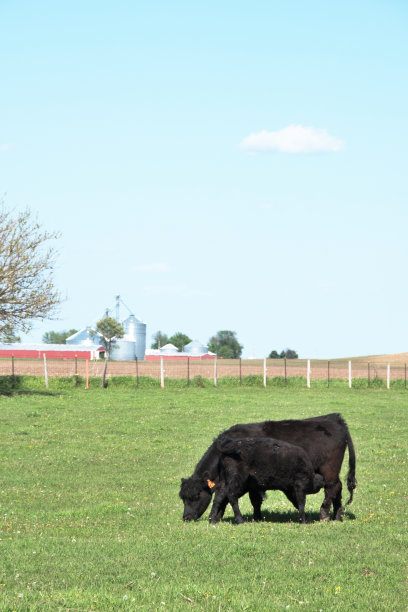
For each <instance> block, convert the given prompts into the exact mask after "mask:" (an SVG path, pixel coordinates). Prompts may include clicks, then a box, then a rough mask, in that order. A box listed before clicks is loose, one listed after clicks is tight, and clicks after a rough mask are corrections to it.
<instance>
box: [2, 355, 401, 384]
mask: <svg viewBox="0 0 408 612" xmlns="http://www.w3.org/2000/svg"><path fill="white" fill-rule="evenodd" d="M104 371H105V375H106V379H107V380H109V378H112V377H134V378H135V379H136V381H137V382H138V381H139V378H142V377H144V378H145V377H148V378H151V379H154V380H159V381H160V384H161V386H162V387H164V386H165V382H166V380H168V379H184V380H185V381H186V384H187V385H189V384H190V382H191V381H192V380H196V379H197V378H199V379H205V380H210V381H212V382H213V384H214V385H215V386H216V385H217V384H218V381H219V380H220V379H225V378H227V377H230V378H234V379H236V380H237V384H245V382H248V379H254V377H257V378H258V379H259V380H260V381H261V383H262V382H263V384H264V385H265V386H267V384H268V381H271V380H272V379H278V380H280V381H281V382H283V383H289V382H290V381H291V380H293V379H299V380H301V379H304V382H305V384H306V385H307V386H308V387H310V386H311V385H312V383H313V381H317V380H319V381H324V380H326V381H327V386H330V384H331V383H332V382H333V381H335V380H344V381H347V382H348V384H349V386H350V387H352V386H353V385H354V384H356V382H357V381H359V382H360V384H361V383H362V382H363V381H364V382H365V383H366V386H368V387H370V386H371V385H374V384H375V383H376V382H378V381H383V382H385V383H386V385H387V388H389V387H390V385H391V383H392V381H396V380H399V381H402V382H403V386H404V388H406V386H407V364H406V363H403V362H396V361H390V362H385V361H376V360H373V361H370V362H368V361H363V360H346V359H344V360H338V359H336V360H332V361H326V360H316V359H314V360H308V359H291V360H287V359H246V360H245V359H185V360H171V359H158V360H156V361H151V360H149V361H138V360H136V361H110V362H108V363H105V362H104V361H102V360H97V361H93V360H85V359H78V358H76V359H45V357H44V358H43V359H42V358H39V359H20V358H16V357H10V358H6V359H0V376H11V377H17V376H37V377H44V378H45V381H46V384H47V386H48V379H49V378H71V377H80V378H84V379H86V380H88V379H90V378H101V379H102V377H104Z"/></svg>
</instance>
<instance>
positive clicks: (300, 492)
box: [295, 487, 307, 523]
mask: <svg viewBox="0 0 408 612" xmlns="http://www.w3.org/2000/svg"><path fill="white" fill-rule="evenodd" d="M295 490H296V498H297V504H298V508H299V521H300V522H301V523H306V522H307V521H306V514H305V505H306V495H305V490H304V488H303V487H296V489H295Z"/></svg>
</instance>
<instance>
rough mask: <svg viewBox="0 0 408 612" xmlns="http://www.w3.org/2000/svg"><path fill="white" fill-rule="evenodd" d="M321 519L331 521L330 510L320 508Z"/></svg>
mask: <svg viewBox="0 0 408 612" xmlns="http://www.w3.org/2000/svg"><path fill="white" fill-rule="evenodd" d="M320 520H321V521H330V514H329V513H328V512H325V511H322V510H320Z"/></svg>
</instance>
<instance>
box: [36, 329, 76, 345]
mask: <svg viewBox="0 0 408 612" xmlns="http://www.w3.org/2000/svg"><path fill="white" fill-rule="evenodd" d="M77 331H78V330H77V329H70V330H69V331H67V330H64V331H60V332H56V331H49V332H45V334H44V335H43V337H42V341H43V342H44V343H45V344H66V341H67V338H69V337H70V336H73V335H74V334H76V333H77Z"/></svg>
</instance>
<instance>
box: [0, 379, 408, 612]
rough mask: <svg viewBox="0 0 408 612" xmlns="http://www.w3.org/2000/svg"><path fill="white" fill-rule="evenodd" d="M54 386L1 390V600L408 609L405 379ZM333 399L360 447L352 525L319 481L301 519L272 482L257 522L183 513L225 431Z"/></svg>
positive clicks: (317, 410)
mask: <svg viewBox="0 0 408 612" xmlns="http://www.w3.org/2000/svg"><path fill="white" fill-rule="evenodd" d="M52 387H53V385H51V388H50V391H49V392H48V393H46V392H45V391H42V390H41V389H38V390H36V391H33V392H30V391H29V390H25V391H21V392H20V393H19V394H17V395H9V396H6V395H3V396H0V431H1V437H0V458H1V481H0V538H1V540H0V609H1V610H44V611H46V610H152V611H153V610H171V611H172V612H174V611H178V610H215V611H223V612H224V611H225V612H226V611H228V610H231V611H233V612H235V611H237V610H253V611H274V610H296V609H299V608H300V609H303V610H312V611H319V610H324V611H326V610H337V609H338V610H387V611H393V610H395V611H397V610H398V611H399V610H406V609H407V601H408V597H407V577H406V573H405V570H406V551H407V541H406V535H407V520H408V519H407V513H406V508H407V463H406V462H407V444H406V441H407V429H408V425H407V423H408V419H407V404H408V395H407V393H406V392H405V391H404V390H395V389H394V390H391V391H386V390H384V389H369V390H367V389H352V390H349V389H348V388H345V387H341V388H340V387H339V388H330V389H327V388H325V386H324V385H321V386H320V387H319V386H315V387H314V388H312V389H310V390H308V389H306V388H304V387H303V386H302V388H298V389H297V388H285V387H278V386H276V387H269V388H267V389H264V388H256V387H255V388H245V387H242V388H239V387H222V388H221V387H220V388H218V389H214V388H211V387H209V388H199V387H198V388H192V387H190V388H188V389H187V388H173V389H171V388H166V389H165V390H161V389H156V388H152V389H139V390H134V389H126V388H123V389H120V388H117V389H114V388H112V387H109V388H108V389H106V390H102V389H97V388H95V389H91V390H90V391H85V390H84V389H83V388H81V387H79V388H77V389H75V388H69V387H67V388H64V387H63V386H61V388H58V385H57V384H54V388H52ZM328 412H341V413H342V415H343V416H344V418H345V419H346V421H347V423H348V425H349V428H350V431H351V434H352V437H353V440H354V444H355V447H356V453H357V479H358V488H357V490H356V492H355V497H354V502H353V504H352V505H351V506H348V507H347V511H346V515H345V519H344V521H343V523H334V522H330V523H319V522H318V521H317V518H318V510H319V507H320V504H321V500H322V493H321V492H320V493H319V494H317V495H314V496H309V497H308V501H307V510H308V513H309V517H310V519H311V521H312V522H311V523H310V524H308V525H299V524H298V523H297V513H296V512H295V511H294V509H293V508H291V506H290V504H289V502H287V500H286V498H285V497H284V496H283V494H281V493H279V492H270V493H269V494H268V498H267V500H266V501H265V502H264V505H263V510H264V518H265V520H264V522H262V523H253V522H250V520H248V522H246V523H245V524H244V525H242V526H237V525H235V524H234V522H233V520H232V512H231V510H230V509H228V510H227V513H226V516H225V519H224V520H223V521H222V522H221V523H220V524H218V525H216V526H215V527H213V526H210V525H209V524H208V511H207V512H206V513H205V515H204V516H203V517H202V519H201V520H200V521H198V522H196V523H183V521H182V520H181V516H182V503H181V500H180V499H179V497H178V492H179V485H180V478H181V477H182V476H183V477H187V476H189V475H190V474H191V473H192V471H193V469H194V466H195V464H196V463H197V461H198V460H199V459H200V457H201V455H202V454H203V452H204V451H205V450H206V448H207V447H208V446H209V444H210V443H211V442H212V440H213V438H214V437H215V436H216V435H217V434H218V433H219V432H220V431H221V430H222V429H225V428H227V427H229V426H230V425H232V424H234V423H238V422H249V421H257V420H264V419H268V418H271V419H281V418H302V417H309V416H315V415H319V414H325V413H328ZM347 458H348V454H346V462H345V466H344V468H343V476H342V478H343V482H344V476H345V474H346V464H347V461H348V459H347ZM346 493H347V490H346ZM346 493H345V495H344V496H345V497H346ZM240 506H241V509H242V511H243V514H244V515H247V518H248V519H249V518H250V504H249V501H247V499H246V497H245V498H243V499H241V503H240Z"/></svg>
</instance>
